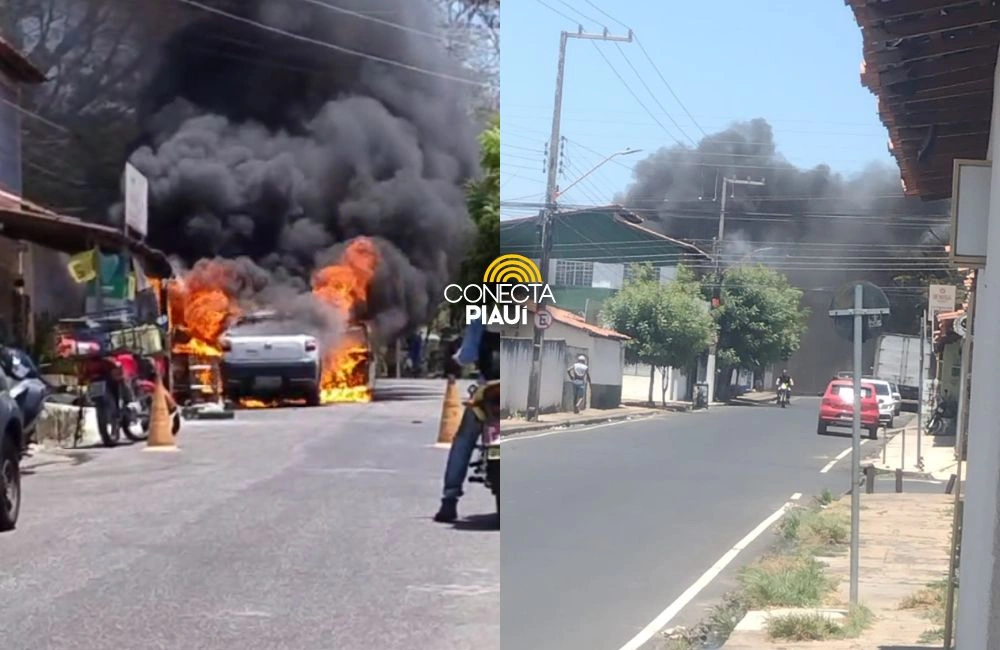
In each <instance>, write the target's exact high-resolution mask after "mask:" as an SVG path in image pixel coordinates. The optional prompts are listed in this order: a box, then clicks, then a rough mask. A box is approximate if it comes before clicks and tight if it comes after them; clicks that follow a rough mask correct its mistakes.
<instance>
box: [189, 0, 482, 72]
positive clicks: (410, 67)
mask: <svg viewBox="0 0 1000 650" xmlns="http://www.w3.org/2000/svg"><path fill="white" fill-rule="evenodd" d="M177 1H178V2H181V3H184V4H186V5H190V6H192V7H197V8H199V9H201V10H203V11H207V12H209V13H212V14H216V15H219V16H224V17H226V18H229V19H230V20H234V21H237V22H241V23H244V24H247V25H252V26H254V27H257V28H259V29H263V30H266V31H269V32H272V33H276V34H281V35H284V36H287V37H288V38H292V39H295V40H297V41H302V42H304V43H310V44H313V45H318V46H320V47H325V48H327V49H330V50H334V51H336V52H340V53H342V54H348V55H351V56H356V57H359V58H362V59H367V60H370V61H376V62H378V63H383V64H385V65H390V66H393V67H397V68H401V69H404V70H409V71H410V72H416V73H419V74H424V75H427V76H431V77H437V78H439V79H446V80H448V81H454V82H456V83H462V84H468V85H471V86H479V87H483V88H485V87H488V85H489V84H486V83H483V82H481V81H475V80H472V79H463V78H462V77H456V76H454V75H450V74H446V73H444V72H436V71H434V70H427V69H425V68H421V67H419V66H415V65H411V64H409V63H403V62H401V61H396V60H393V59H387V58H385V57H381V56H377V55H374V54H366V53H364V52H358V51H357V50H352V49H350V48H346V47H342V46H340V45H335V44H333V43H328V42H326V41H321V40H318V39H315V38H310V37H308V36H302V35H300V34H295V33H293V32H289V31H286V30H283V29H280V28H278V27H272V26H271V25H267V24H264V23H261V22H258V21H256V20H251V19H250V18H244V17H243V16H238V15H236V14H233V13H230V12H228V11H224V10H222V9H217V8H215V7H211V6H209V5H206V4H204V3H202V2H197V0H177Z"/></svg>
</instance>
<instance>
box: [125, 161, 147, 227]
mask: <svg viewBox="0 0 1000 650" xmlns="http://www.w3.org/2000/svg"><path fill="white" fill-rule="evenodd" d="M148 200H149V181H147V180H146V177H145V176H143V175H142V172H140V171H139V170H138V169H136V168H135V167H133V166H132V164H131V163H125V223H126V225H127V226H128V227H129V228H131V229H132V230H134V231H136V232H137V233H139V236H140V237H145V236H146V234H147V232H148V224H149V208H148Z"/></svg>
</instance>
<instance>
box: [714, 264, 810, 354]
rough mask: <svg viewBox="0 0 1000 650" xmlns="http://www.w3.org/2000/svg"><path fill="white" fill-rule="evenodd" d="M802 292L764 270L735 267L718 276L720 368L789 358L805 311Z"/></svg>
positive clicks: (716, 311)
mask: <svg viewBox="0 0 1000 650" xmlns="http://www.w3.org/2000/svg"><path fill="white" fill-rule="evenodd" d="M801 299H802V291H800V290H799V289H796V288H795V287H793V286H792V285H791V284H789V282H788V279H787V278H786V277H785V276H784V275H783V274H781V273H778V272H777V271H774V270H771V269H769V268H766V267H764V266H737V267H734V268H731V269H729V270H728V271H726V273H725V275H724V276H723V283H722V292H721V304H720V305H719V306H718V307H716V308H715V309H714V310H713V313H714V316H715V319H716V322H717V323H718V326H719V341H718V350H717V359H718V363H719V365H720V366H721V367H723V368H733V367H741V368H747V369H758V368H762V367H763V366H766V365H767V364H769V363H774V362H777V361H782V360H785V359H788V358H789V357H790V356H791V355H792V354H793V353H795V351H796V350H798V349H799V342H800V340H801V337H802V334H803V332H805V329H806V321H807V319H808V318H809V310H808V309H806V308H804V307H802V306H801Z"/></svg>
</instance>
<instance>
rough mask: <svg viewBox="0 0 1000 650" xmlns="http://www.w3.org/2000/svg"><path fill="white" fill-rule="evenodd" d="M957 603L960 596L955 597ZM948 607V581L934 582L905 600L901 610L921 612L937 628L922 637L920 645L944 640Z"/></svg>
mask: <svg viewBox="0 0 1000 650" xmlns="http://www.w3.org/2000/svg"><path fill="white" fill-rule="evenodd" d="M955 599H956V602H957V600H958V594H957V592H956V595H955ZM947 605H948V581H947V580H938V581H937V582H932V583H931V584H929V585H927V586H926V587H924V588H923V589H921V590H920V591H917V592H916V593H914V594H911V595H910V596H907V597H906V598H905V599H903V602H901V603H900V604H899V608H900V609H912V610H919V611H920V612H921V613H922V614H923V615H924V617H926V618H927V619H928V620H930V621H931V622H932V623H933V624H934V625H935V626H937V627H935V628H934V629H931V630H926V631H925V632H924V633H923V634H921V635H920V639H919V643H935V642H937V641H943V640H944V619H945V612H946V611H947Z"/></svg>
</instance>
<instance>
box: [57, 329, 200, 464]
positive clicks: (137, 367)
mask: <svg viewBox="0 0 1000 650" xmlns="http://www.w3.org/2000/svg"><path fill="white" fill-rule="evenodd" d="M60 324H61V325H62V326H63V328H64V330H65V329H69V330H70V331H69V332H65V333H63V334H62V335H61V336H60V338H59V342H58V344H57V350H58V354H59V355H60V356H62V357H64V358H73V359H75V360H76V366H77V380H78V382H79V383H80V384H82V385H86V387H87V390H86V393H85V394H84V395H83V396H81V401H80V406H81V417H82V407H87V406H90V407H93V408H94V411H95V415H96V417H97V432H98V434H99V435H100V436H101V442H103V443H104V446H106V447H114V446H116V445H117V444H118V443H119V442H120V441H121V436H122V434H124V435H125V437H126V438H128V439H129V440H131V441H133V442H141V441H143V440H146V439H147V438H148V437H149V422H150V414H151V412H152V404H153V395H154V393H155V391H156V379H155V378H156V376H157V374H159V376H161V377H162V376H165V372H166V359H165V358H163V357H162V356H157V357H154V358H149V357H141V356H139V355H137V354H135V353H133V352H130V351H127V350H123V349H113V348H114V347H115V346H113V345H111V344H110V342H109V341H110V337H109V332H108V329H109V327H108V325H107V324H104V323H101V322H99V321H93V320H76V319H73V320H67V321H62V322H61V323H60ZM111 325H112V327H113V325H114V324H111ZM168 402H169V404H168V406H170V407H171V408H170V413H171V416H172V419H173V425H172V428H173V430H174V435H176V434H177V433H178V431H179V430H180V413H179V411H178V409H177V405H176V404H175V403H173V400H169V399H168Z"/></svg>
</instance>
